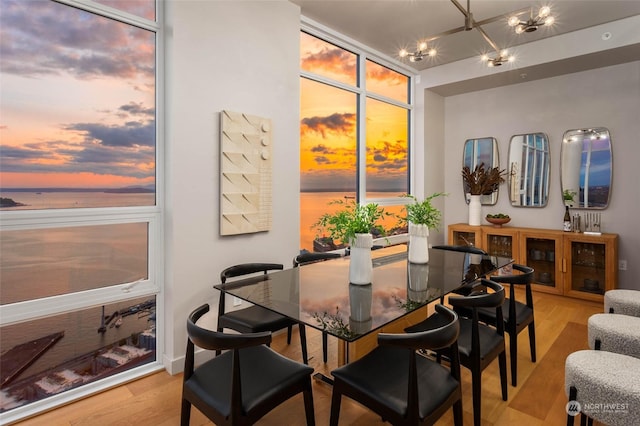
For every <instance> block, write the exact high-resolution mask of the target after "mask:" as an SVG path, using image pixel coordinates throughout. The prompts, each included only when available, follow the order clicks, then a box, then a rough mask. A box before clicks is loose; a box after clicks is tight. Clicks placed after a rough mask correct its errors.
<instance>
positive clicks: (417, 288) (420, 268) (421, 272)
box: [407, 263, 429, 303]
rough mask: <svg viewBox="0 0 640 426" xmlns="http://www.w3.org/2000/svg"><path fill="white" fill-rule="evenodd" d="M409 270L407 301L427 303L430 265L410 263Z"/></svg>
mask: <svg viewBox="0 0 640 426" xmlns="http://www.w3.org/2000/svg"><path fill="white" fill-rule="evenodd" d="M408 269H409V271H408V274H407V276H408V288H407V299H408V300H410V301H411V302H418V303H424V302H426V301H427V297H428V294H427V290H428V289H429V265H419V264H415V263H414V264H411V263H410V264H409V265H408Z"/></svg>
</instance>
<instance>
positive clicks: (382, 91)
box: [300, 30, 411, 251]
mask: <svg viewBox="0 0 640 426" xmlns="http://www.w3.org/2000/svg"><path fill="white" fill-rule="evenodd" d="M300 60H301V63H300V68H301V78H300V92H301V98H300V120H301V121H300V191H301V194H300V226H301V228H300V249H306V250H309V251H313V250H314V239H315V238H316V237H317V235H316V234H315V232H316V231H315V230H314V229H313V228H312V225H313V224H314V223H315V222H316V221H317V220H318V218H319V217H320V216H321V215H322V214H324V213H327V212H330V211H331V210H332V209H335V208H337V206H336V205H332V204H331V202H332V201H335V200H344V199H354V200H356V201H357V202H359V203H367V202H376V203H379V204H381V205H383V206H384V208H385V210H386V211H387V212H390V213H399V212H400V210H401V208H402V205H403V202H404V201H406V199H403V198H401V196H402V195H403V194H406V193H409V192H410V188H409V182H410V173H409V152H410V143H409V135H410V123H411V96H410V95H411V79H410V77H409V76H408V75H406V74H405V73H402V72H400V71H398V70H397V69H394V68H393V66H392V65H390V64H385V63H383V61H382V60H381V59H380V58H374V57H370V55H368V54H367V53H366V52H364V51H362V50H361V49H357V48H355V47H349V46H347V44H346V43H340V42H339V41H336V40H331V41H329V40H327V37H320V36H316V35H314V34H311V33H310V32H308V31H304V30H303V31H301V33H300ZM396 224H397V222H396V220H395V219H394V218H393V217H389V218H387V219H386V221H385V222H384V224H383V225H384V227H385V229H386V230H387V232H388V233H392V232H395V231H396V230H394V226H395V225H396ZM318 247H319V245H317V246H316V249H318Z"/></svg>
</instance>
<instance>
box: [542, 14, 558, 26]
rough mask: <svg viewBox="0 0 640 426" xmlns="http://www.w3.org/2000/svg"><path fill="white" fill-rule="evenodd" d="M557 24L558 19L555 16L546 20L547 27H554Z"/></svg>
mask: <svg viewBox="0 0 640 426" xmlns="http://www.w3.org/2000/svg"><path fill="white" fill-rule="evenodd" d="M555 22H556V19H555V18H554V17H553V16H547V17H546V19H545V20H544V24H545V25H553V24H554V23H555Z"/></svg>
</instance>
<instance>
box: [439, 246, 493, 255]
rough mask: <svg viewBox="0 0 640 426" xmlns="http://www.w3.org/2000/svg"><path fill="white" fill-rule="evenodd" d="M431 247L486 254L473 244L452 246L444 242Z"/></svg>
mask: <svg viewBox="0 0 640 426" xmlns="http://www.w3.org/2000/svg"><path fill="white" fill-rule="evenodd" d="M431 248H434V249H439V250H449V251H461V252H463V253H471V254H482V255H486V254H487V252H486V251H484V250H482V249H481V248H478V247H474V246H454V245H448V244H444V245H438V246H432V247H431Z"/></svg>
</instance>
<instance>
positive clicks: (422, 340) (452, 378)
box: [329, 305, 462, 426]
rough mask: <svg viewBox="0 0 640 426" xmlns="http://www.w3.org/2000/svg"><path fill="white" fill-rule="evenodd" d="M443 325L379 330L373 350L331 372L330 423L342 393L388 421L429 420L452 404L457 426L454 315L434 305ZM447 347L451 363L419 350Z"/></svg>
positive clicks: (459, 400) (457, 328) (333, 421)
mask: <svg viewBox="0 0 640 426" xmlns="http://www.w3.org/2000/svg"><path fill="white" fill-rule="evenodd" d="M435 309H436V311H437V312H438V314H439V315H440V316H441V317H442V318H443V321H442V324H441V325H440V326H439V327H437V328H435V329H432V330H428V331H423V332H420V333H409V334H386V333H380V334H378V344H379V346H378V347H376V348H375V349H374V350H373V351H371V352H369V353H368V354H367V355H365V356H363V357H362V358H360V359H358V360H357V361H354V362H352V363H349V364H346V365H344V366H342V367H340V368H338V369H336V370H333V371H332V372H331V374H332V375H333V377H334V384H333V393H332V397H331V419H330V423H329V424H330V425H332V426H337V424H338V418H339V416H340V404H341V401H342V396H343V395H344V396H346V397H349V398H351V399H353V400H356V401H358V402H359V403H361V404H363V405H364V406H366V407H367V408H369V409H370V410H372V411H374V412H376V413H377V414H379V415H380V416H381V417H382V419H383V420H384V421H388V422H390V423H391V424H393V425H416V424H428V425H431V424H434V423H435V422H436V420H438V419H439V418H440V417H441V416H442V415H443V414H444V413H445V412H447V410H448V409H449V408H451V407H453V418H454V423H455V424H456V425H457V426H461V425H462V391H461V386H460V364H459V360H458V357H457V354H458V347H457V343H456V341H457V338H458V334H459V332H460V324H459V322H458V316H457V314H456V313H455V312H453V311H452V310H451V309H449V308H447V307H445V306H443V305H436V307H435ZM443 348H447V350H448V353H449V354H451V365H450V368H446V367H444V366H442V365H440V364H438V363H436V362H434V361H433V360H430V359H428V358H426V357H423V356H422V355H419V354H418V352H417V351H418V350H421V349H432V350H436V349H443Z"/></svg>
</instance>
